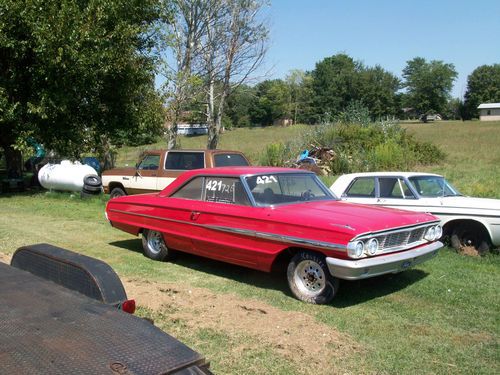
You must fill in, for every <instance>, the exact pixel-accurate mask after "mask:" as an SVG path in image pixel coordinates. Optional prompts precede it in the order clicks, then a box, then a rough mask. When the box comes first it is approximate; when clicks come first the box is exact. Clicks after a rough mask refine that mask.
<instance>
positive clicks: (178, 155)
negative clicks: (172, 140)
mask: <svg viewBox="0 0 500 375" xmlns="http://www.w3.org/2000/svg"><path fill="white" fill-rule="evenodd" d="M247 165H249V162H248V160H247V158H246V157H245V155H243V154H242V153H241V152H238V151H224V150H149V151H145V152H144V153H143V154H142V157H141V159H140V160H139V162H138V163H137V164H136V166H135V167H133V168H130V167H127V168H114V169H109V170H107V171H104V172H103V174H102V185H103V187H104V192H105V193H109V194H110V196H111V198H116V197H119V196H122V195H131V194H141V193H153V192H156V191H161V190H163V189H164V188H165V187H166V186H167V185H169V184H170V183H171V182H172V181H174V180H175V179H176V178H177V177H178V176H179V175H181V174H182V173H183V172H185V171H188V170H191V169H200V168H212V167H228V166H247Z"/></svg>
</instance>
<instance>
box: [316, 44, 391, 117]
mask: <svg viewBox="0 0 500 375" xmlns="http://www.w3.org/2000/svg"><path fill="white" fill-rule="evenodd" d="M311 75H312V80H313V81H312V87H313V93H314V99H313V105H314V108H315V112H316V117H317V120H320V119H326V120H328V119H330V118H331V117H335V116H337V115H338V114H339V113H341V112H342V111H344V110H345V109H346V108H347V107H348V106H349V105H350V104H351V103H353V102H358V103H361V102H362V103H363V105H364V106H366V108H368V110H369V111H370V115H371V116H372V117H373V118H379V117H382V116H386V115H394V114H395V113H396V112H397V91H398V90H399V87H400V83H399V80H398V79H397V77H395V76H394V75H393V74H392V73H390V72H388V71H386V70H384V69H383V68H381V67H380V66H378V65H377V66H375V67H366V66H365V65H364V64H363V63H362V62H360V61H357V60H354V59H353V58H352V57H350V56H348V55H346V54H337V55H334V56H331V57H327V58H325V59H323V60H322V61H320V62H318V63H317V64H316V67H315V69H314V70H313V71H312V73H311ZM325 117H326V118H325Z"/></svg>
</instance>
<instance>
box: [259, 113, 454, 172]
mask: <svg viewBox="0 0 500 375" xmlns="http://www.w3.org/2000/svg"><path fill="white" fill-rule="evenodd" d="M313 147H326V148H331V149H332V150H333V151H334V154H335V156H334V157H333V158H332V159H331V160H329V161H324V162H325V163H326V164H327V166H328V168H329V170H330V173H331V174H333V175H336V174H341V173H352V172H368V171H377V170H409V169H412V168H414V167H416V166H418V165H426V164H433V163H436V162H438V161H441V160H442V159H443V158H444V157H445V154H444V153H443V152H442V151H441V150H440V149H439V148H437V147H436V146H434V145H433V144H431V143H427V142H419V141H417V140H415V139H414V138H413V137H412V136H411V135H410V134H408V133H407V132H406V130H405V129H403V128H401V127H400V126H399V125H398V124H397V123H393V122H388V121H385V122H377V123H371V124H362V123H358V124H346V123H336V124H325V125H319V126H317V127H315V128H314V129H313V130H312V131H309V132H306V133H304V134H302V135H301V137H300V139H299V140H298V141H297V143H296V144H293V145H292V144H286V145H285V144H283V143H273V144H271V145H269V146H268V147H267V148H266V150H265V152H264V154H263V155H262V157H261V159H260V163H261V164H262V165H271V166H287V165H288V164H290V163H289V162H290V160H294V159H295V158H296V157H297V155H298V154H299V153H300V152H301V151H302V150H304V149H311V148H313Z"/></svg>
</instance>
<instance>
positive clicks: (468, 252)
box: [459, 246, 484, 257]
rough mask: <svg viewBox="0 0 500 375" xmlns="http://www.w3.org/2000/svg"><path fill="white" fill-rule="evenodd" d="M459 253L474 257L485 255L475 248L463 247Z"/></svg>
mask: <svg viewBox="0 0 500 375" xmlns="http://www.w3.org/2000/svg"><path fill="white" fill-rule="evenodd" d="M459 253H460V254H464V255H468V256H472V257H479V256H481V255H484V253H480V252H479V251H478V250H477V249H476V248H475V247H474V246H462V247H461V248H460V250H459Z"/></svg>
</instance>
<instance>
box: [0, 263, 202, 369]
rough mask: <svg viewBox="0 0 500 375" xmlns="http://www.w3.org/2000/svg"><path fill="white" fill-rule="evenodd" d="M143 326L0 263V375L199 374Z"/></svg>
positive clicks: (195, 358) (197, 363)
mask: <svg viewBox="0 0 500 375" xmlns="http://www.w3.org/2000/svg"><path fill="white" fill-rule="evenodd" d="M205 373H210V372H209V370H208V365H207V364H206V361H205V360H204V358H203V357H202V356H201V355H200V354H198V353H197V352H195V351H193V350H191V349H190V348H189V347H187V346H186V345H184V344H182V343H181V342H179V341H178V340H176V339H175V338H173V337H172V336H170V335H168V334H166V333H165V332H163V331H161V330H160V329H158V328H157V327H155V326H154V325H153V324H151V323H150V322H148V321H146V320H144V319H141V318H138V317H135V316H133V315H130V314H127V313H125V312H123V311H120V310H118V309H116V308H114V307H113V306H110V305H107V304H104V303H101V302H99V301H96V300H93V299H90V298H88V297H86V296H84V295H82V294H79V293H76V292H73V291H71V290H69V289H66V288H64V287H62V286H60V285H57V284H55V283H53V282H51V281H46V280H44V279H42V278H39V277H37V276H34V275H32V274H30V273H28V272H26V271H22V270H20V269H17V268H14V267H11V266H9V265H7V264H4V263H0V374H110V375H113V374H121V375H125V374H205Z"/></svg>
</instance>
